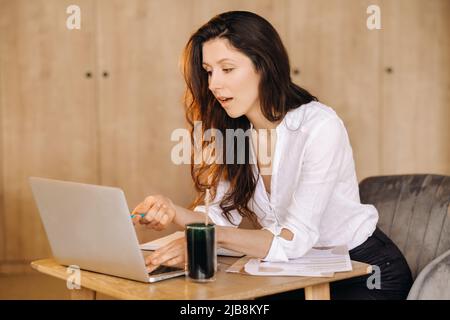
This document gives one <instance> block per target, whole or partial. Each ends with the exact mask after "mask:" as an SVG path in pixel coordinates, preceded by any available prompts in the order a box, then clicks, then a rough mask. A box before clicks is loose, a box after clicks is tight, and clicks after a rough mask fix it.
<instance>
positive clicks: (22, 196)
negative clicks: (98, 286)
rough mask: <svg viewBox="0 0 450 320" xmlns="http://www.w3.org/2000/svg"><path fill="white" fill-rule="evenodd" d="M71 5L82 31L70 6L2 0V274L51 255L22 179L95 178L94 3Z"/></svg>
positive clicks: (62, 1)
mask: <svg viewBox="0 0 450 320" xmlns="http://www.w3.org/2000/svg"><path fill="white" fill-rule="evenodd" d="M76 3H77V5H78V6H79V7H80V9H81V29H80V30H77V29H74V30H69V29H68V28H67V27H66V20H67V18H68V17H69V14H67V13H66V9H67V7H68V6H69V5H71V4H73V1H66V0H17V1H11V0H0V8H1V9H0V39H1V41H0V75H1V77H0V79H1V82H0V86H1V87H0V92H1V99H0V178H1V180H0V228H1V229H0V233H1V235H0V260H1V261H2V268H1V270H3V271H5V270H6V271H8V270H9V269H11V268H14V266H15V265H23V264H24V263H25V264H28V261H29V260H32V259H36V258H41V257H45V256H49V255H50V249H49V244H48V241H47V238H46V235H45V232H44V230H43V227H42V224H41V220H40V217H39V214H38V211H37V207H36V205H35V202H34V200H33V198H32V194H31V189H30V187H29V184H28V177H30V176H41V177H48V178H56V179H63V180H73V181H80V182H87V183H96V182H97V181H98V157H97V134H98V132H97V130H96V121H97V111H96V108H95V103H96V95H95V87H96V86H95V78H96V76H97V74H96V73H95V69H96V61H95V59H96V46H95V33H94V30H95V25H94V22H95V10H94V7H93V3H94V1H92V0H78V1H76ZM89 73H90V77H88V76H87V74H89ZM61 227H62V228H70V226H61ZM1 270H0V271H1Z"/></svg>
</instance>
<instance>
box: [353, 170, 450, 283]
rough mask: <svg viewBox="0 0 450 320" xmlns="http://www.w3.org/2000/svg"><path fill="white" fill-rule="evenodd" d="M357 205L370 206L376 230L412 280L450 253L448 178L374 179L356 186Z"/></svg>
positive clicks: (433, 176)
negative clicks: (391, 246)
mask: <svg viewBox="0 0 450 320" xmlns="http://www.w3.org/2000/svg"><path fill="white" fill-rule="evenodd" d="M359 192H360V196H361V202H362V203H365V204H373V205H374V206H375V207H376V208H377V210H378V213H379V221H378V227H379V228H380V229H381V230H382V231H383V232H384V233H385V234H386V235H387V236H389V237H390V238H391V239H392V241H394V243H395V244H396V245H397V246H398V247H399V249H400V250H401V251H402V253H403V254H404V256H405V258H406V260H407V261H408V264H409V267H410V269H411V273H412V275H413V278H414V279H415V278H416V276H417V274H418V273H419V272H420V271H421V270H422V269H423V268H424V267H425V266H426V265H427V264H428V263H429V262H430V261H431V260H433V259H434V258H435V257H437V256H439V255H441V254H442V253H444V252H445V251H447V250H449V249H450V210H449V203H450V176H443V175H434V174H415V175H393V176H377V177H369V178H366V179H364V180H363V181H361V182H360V184H359Z"/></svg>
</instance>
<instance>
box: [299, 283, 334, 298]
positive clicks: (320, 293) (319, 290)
mask: <svg viewBox="0 0 450 320" xmlns="http://www.w3.org/2000/svg"><path fill="white" fill-rule="evenodd" d="M305 299H306V300H330V283H329V282H326V283H321V284H317V285H315V286H310V287H306V288H305Z"/></svg>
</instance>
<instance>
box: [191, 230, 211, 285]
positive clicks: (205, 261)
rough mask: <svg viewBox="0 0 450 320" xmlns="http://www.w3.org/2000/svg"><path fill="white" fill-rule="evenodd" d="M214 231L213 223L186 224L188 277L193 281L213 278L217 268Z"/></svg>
mask: <svg viewBox="0 0 450 320" xmlns="http://www.w3.org/2000/svg"><path fill="white" fill-rule="evenodd" d="M215 231H216V229H215V226H214V224H208V225H205V224H204V223H191V224H188V225H186V245H187V267H188V277H189V278H190V279H191V280H193V281H197V282H207V281H213V280H215V273H216V270H217V255H216V232H215Z"/></svg>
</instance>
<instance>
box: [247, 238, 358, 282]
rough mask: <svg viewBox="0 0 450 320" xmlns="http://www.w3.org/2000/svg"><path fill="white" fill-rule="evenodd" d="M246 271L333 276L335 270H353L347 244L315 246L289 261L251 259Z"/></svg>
mask: <svg viewBox="0 0 450 320" xmlns="http://www.w3.org/2000/svg"><path fill="white" fill-rule="evenodd" d="M244 269H245V272H247V273H249V274H251V275H258V276H308V277H332V276H333V275H334V273H335V272H344V271H351V270H352V263H351V261H350V255H349V253H348V249H347V246H345V245H344V246H336V247H328V248H313V249H311V250H310V251H308V252H307V253H306V254H305V255H304V256H303V257H301V258H298V259H292V260H289V261H288V262H266V261H261V260H260V259H250V260H249V261H248V262H247V263H246V264H245V267H244Z"/></svg>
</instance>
